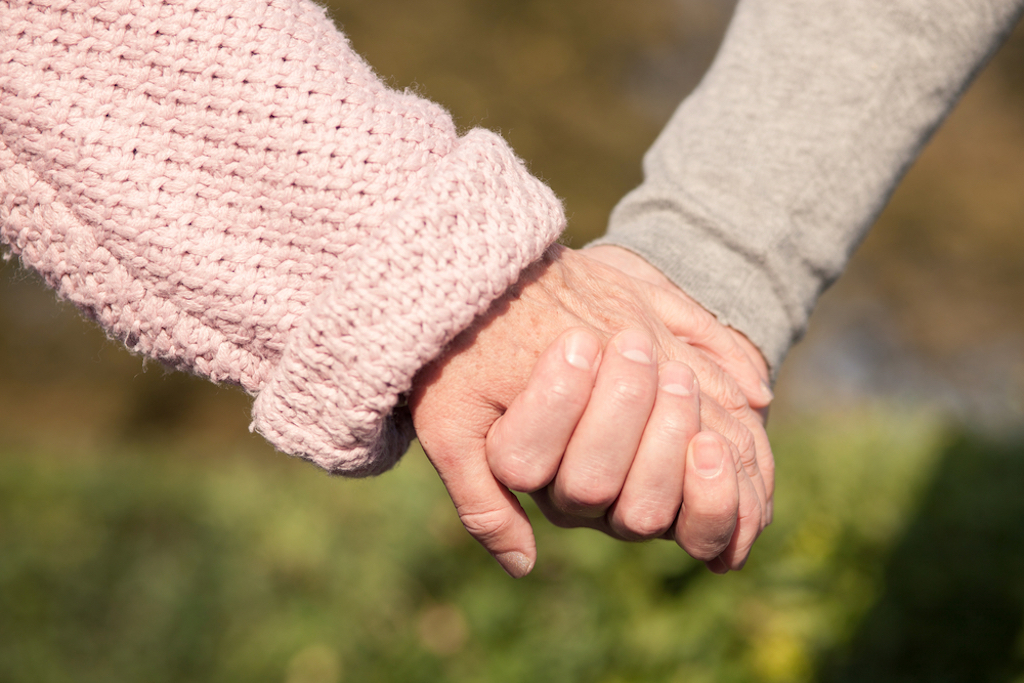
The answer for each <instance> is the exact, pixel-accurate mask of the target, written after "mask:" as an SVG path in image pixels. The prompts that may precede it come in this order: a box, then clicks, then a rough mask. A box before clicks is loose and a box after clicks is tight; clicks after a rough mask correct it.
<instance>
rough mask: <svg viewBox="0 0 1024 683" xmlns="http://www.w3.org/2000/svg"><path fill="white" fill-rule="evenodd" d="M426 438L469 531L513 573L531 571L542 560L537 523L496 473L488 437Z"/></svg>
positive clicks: (518, 575)
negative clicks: (439, 441) (440, 441)
mask: <svg viewBox="0 0 1024 683" xmlns="http://www.w3.org/2000/svg"><path fill="white" fill-rule="evenodd" d="M421 444H422V445H423V450H424V451H426V453H427V456H428V457H429V458H430V461H431V462H432V463H433V465H434V468H435V469H436V470H437V473H438V475H440V477H441V480H442V481H443V482H444V485H445V488H447V489H448V495H449V496H451V499H452V502H453V503H454V504H455V510H456V512H458V515H459V519H460V520H462V524H463V526H465V527H466V531H468V532H469V534H470V535H471V536H472V537H473V538H475V539H476V540H477V541H479V542H480V544H481V545H482V546H483V547H484V548H486V549H487V551H488V552H489V553H491V555H492V556H494V559H495V560H497V561H498V563H499V564H500V565H501V566H502V568H503V569H504V570H505V571H506V572H508V574H509V576H511V577H512V578H516V579H518V578H522V577H524V576H526V575H527V574H529V573H530V571H531V570H532V569H533V566H534V564H535V563H536V561H537V544H536V541H535V539H534V537H533V528H532V527H531V526H530V520H529V518H528V517H527V516H526V512H525V511H524V510H523V507H522V506H521V505H520V504H519V500H518V499H516V497H515V496H514V495H513V494H512V493H511V492H510V491H509V490H508V489H507V488H505V487H504V486H503V485H502V484H501V483H500V482H499V481H498V480H497V479H495V478H494V475H493V474H491V470H490V468H489V467H488V465H487V459H486V457H485V456H484V453H483V443H479V444H476V443H467V444H462V447H453V446H455V445H454V444H451V443H445V444H444V445H443V446H441V445H435V444H433V443H430V441H429V440H424V439H423V438H422V437H421Z"/></svg>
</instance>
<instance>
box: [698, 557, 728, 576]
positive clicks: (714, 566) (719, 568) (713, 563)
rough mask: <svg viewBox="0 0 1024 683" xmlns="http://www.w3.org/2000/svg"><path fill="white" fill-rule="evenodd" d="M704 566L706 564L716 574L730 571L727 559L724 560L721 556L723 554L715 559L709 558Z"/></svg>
mask: <svg viewBox="0 0 1024 683" xmlns="http://www.w3.org/2000/svg"><path fill="white" fill-rule="evenodd" d="M704 566H706V567H707V568H708V569H710V570H711V571H712V572H714V573H715V574H728V573H729V567H728V566H726V564H725V560H723V559H722V558H721V556H719V557H716V558H715V559H713V560H708V561H707V562H705V563H704Z"/></svg>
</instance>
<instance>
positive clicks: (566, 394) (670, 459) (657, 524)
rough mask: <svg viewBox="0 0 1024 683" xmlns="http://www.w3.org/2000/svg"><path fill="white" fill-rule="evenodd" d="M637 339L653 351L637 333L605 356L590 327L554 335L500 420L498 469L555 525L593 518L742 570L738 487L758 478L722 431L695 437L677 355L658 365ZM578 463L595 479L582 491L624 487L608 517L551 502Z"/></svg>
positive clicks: (693, 385)
mask: <svg viewBox="0 0 1024 683" xmlns="http://www.w3.org/2000/svg"><path fill="white" fill-rule="evenodd" d="M634 344H639V345H641V346H643V345H646V347H647V349H645V350H647V352H648V353H649V348H650V342H649V340H646V339H645V335H644V334H643V333H642V332H639V331H635V330H628V331H626V332H623V333H621V334H619V335H617V336H616V337H614V338H612V340H611V342H610V343H609V344H608V347H607V349H606V350H605V352H604V355H603V358H599V357H598V354H599V352H600V342H599V340H598V339H597V338H596V337H595V336H594V335H593V334H592V333H590V332H588V331H587V330H581V329H577V330H570V331H568V332H566V333H565V334H563V335H562V337H560V338H559V339H557V340H556V341H555V342H554V343H553V344H552V345H551V346H550V347H549V348H548V349H547V350H546V351H545V352H544V353H543V354H542V355H541V357H540V359H539V360H538V361H537V365H536V366H535V367H534V370H533V373H532V374H531V376H530V380H529V384H528V386H527V387H526V389H525V390H524V391H523V392H522V393H521V394H520V395H519V396H517V397H516V398H515V400H514V401H513V403H512V405H511V406H510V407H509V409H508V411H507V412H505V414H504V415H502V416H501V417H500V418H499V419H498V420H497V421H496V422H495V424H494V426H493V427H492V429H491V432H490V434H489V435H488V438H487V446H486V448H487V454H488V460H489V462H490V464H491V470H492V472H494V474H495V477H496V478H497V479H498V480H499V481H501V482H502V483H504V484H505V485H507V486H508V487H509V488H511V489H512V490H519V491H534V492H535V493H534V498H535V499H536V500H537V502H538V504H539V505H540V507H541V509H542V510H543V511H544V512H545V514H546V515H547V516H548V517H549V518H550V519H551V520H552V521H553V522H555V523H556V524H560V525H562V526H579V525H580V524H583V525H585V526H592V527H595V528H598V529H601V530H602V531H605V532H606V533H609V534H610V535H612V536H615V537H617V538H623V539H627V540H643V539H649V538H657V537H666V538H674V539H675V540H676V542H678V543H679V545H680V546H681V547H683V548H684V549H685V550H686V551H687V552H688V553H690V555H692V556H693V557H696V558H698V559H702V560H704V561H705V562H706V563H707V564H708V566H709V568H711V569H712V570H714V571H724V570H726V569H728V568H730V567H734V566H737V565H738V564H740V563H741V562H739V561H738V557H739V556H743V557H745V555H746V552H747V550H748V549H747V548H746V547H745V546H744V545H743V544H744V543H745V542H746V541H748V540H752V539H748V538H747V536H748V535H749V534H746V535H745V534H744V530H743V527H744V526H745V527H746V529H747V531H749V530H750V529H751V528H752V527H755V526H756V521H755V520H749V519H748V520H745V523H744V524H743V525H737V517H738V515H739V505H740V500H739V488H740V485H741V484H742V485H745V486H747V487H749V486H750V481H749V479H748V478H747V477H746V475H745V473H744V472H743V471H742V470H740V471H739V472H737V470H736V468H735V463H736V461H735V460H734V459H733V456H732V454H731V452H730V448H729V444H728V442H726V441H725V440H724V439H723V438H722V437H721V436H719V435H717V434H714V433H712V432H706V433H703V434H701V435H700V436H699V438H696V439H695V438H693V437H694V436H695V435H697V433H698V431H699V429H700V414H699V410H700V407H699V400H698V385H697V381H696V378H695V377H694V375H693V372H692V371H691V370H690V369H689V368H688V367H687V366H685V365H683V364H682V363H679V362H677V361H666V362H665V363H662V364H661V367H660V368H659V369H658V370H657V372H651V371H652V370H653V369H654V366H653V364H652V363H649V362H645V359H644V358H642V357H640V356H638V355H635V354H633V353H631V352H630V346H631V345H634ZM623 350H625V351H626V353H625V354H624V353H622V352H621V351H623ZM632 350H634V351H635V350H636V349H632ZM595 376H596V377H595ZM595 380H596V382H595ZM595 387H596V388H595ZM688 445H689V448H688ZM563 452H564V454H565V455H564V456H563V455H562V454H563ZM634 453H635V456H634ZM556 471H557V475H556ZM581 471H582V472H583V474H584V476H585V477H589V478H590V479H591V480H592V481H593V483H594V488H592V489H591V488H585V489H584V490H588V491H591V492H595V491H598V492H599V491H601V490H604V491H610V492H612V494H611V495H612V496H616V495H617V497H616V498H615V502H614V503H613V504H612V506H611V507H610V508H609V509H608V510H607V511H606V512H605V514H604V517H603V519H591V518H588V517H587V516H586V514H585V513H584V514H583V515H580V516H577V517H576V518H573V517H571V516H567V515H566V514H565V513H564V512H563V511H562V510H560V509H559V506H558V505H557V504H556V503H554V502H553V500H552V499H555V500H558V499H561V500H563V501H565V500H566V499H567V498H568V499H569V500H571V498H572V497H571V496H566V495H565V494H564V493H563V494H561V495H559V490H560V489H565V488H566V486H567V482H568V486H570V487H571V486H572V485H573V484H572V482H574V481H578V480H579V478H580V476H579V475H580V472H581ZM548 482H552V484H550V485H548V486H546V487H545V484H547V483H548ZM748 493H750V491H749V489H748ZM597 495H598V496H600V495H602V494H600V493H597ZM752 498H753V496H750V495H748V499H752ZM563 505H564V503H563ZM601 509H602V508H597V510H598V511H600V510H601ZM677 516H678V520H677ZM737 531H739V533H734V532H737ZM755 535H756V534H755ZM730 546H732V547H731V548H730ZM723 553H724V555H723ZM720 555H723V556H722V557H721V558H720V557H719V556H720Z"/></svg>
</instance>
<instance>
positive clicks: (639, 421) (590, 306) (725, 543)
mask: <svg viewBox="0 0 1024 683" xmlns="http://www.w3.org/2000/svg"><path fill="white" fill-rule="evenodd" d="M766 378H767V370H766V368H765V365H764V361H763V360H762V358H761V356H760V354H759V353H758V352H757V350H756V349H755V348H754V347H753V345H751V344H750V342H749V341H747V340H746V338H744V337H743V336H742V335H740V334H739V333H737V332H735V331H734V330H731V329H730V328H728V327H725V326H723V325H721V324H720V323H719V322H718V321H717V320H716V319H715V318H714V316H712V315H711V314H709V313H708V312H707V311H705V310H704V309H703V308H701V307H700V306H699V305H698V304H696V303H695V302H693V301H692V300H691V299H689V297H686V295H685V294H683V293H682V292H681V291H679V290H678V289H677V288H675V286H674V285H672V284H671V283H670V282H669V281H668V280H667V279H666V278H664V276H663V275H661V273H660V272H658V271H657V270H656V269H654V268H652V267H651V266H649V265H648V264H647V263H646V262H645V261H644V260H643V259H642V258H640V257H638V256H635V255H633V254H631V253H630V252H628V251H625V250H622V249H619V248H616V247H594V248H591V249H588V250H585V251H583V252H575V251H572V250H568V249H565V248H562V247H555V248H553V249H552V250H550V251H549V254H548V256H547V257H546V258H545V259H543V260H542V261H541V262H540V263H538V264H535V265H534V266H532V267H531V268H530V269H529V270H528V271H526V272H524V274H523V276H522V277H521V279H520V282H519V283H518V284H517V286H516V287H514V288H513V289H512V290H510V291H509V292H508V293H506V295H505V296H504V297H502V299H500V300H499V301H498V302H496V303H495V305H494V306H492V307H491V309H490V310H489V311H488V312H487V314H485V315H483V316H481V317H480V318H479V319H478V320H477V321H476V323H475V324H474V325H473V326H472V327H471V328H470V329H468V330H466V331H465V332H464V333H463V334H462V335H460V336H459V337H458V338H457V339H456V340H455V341H454V342H453V343H452V344H451V346H450V347H449V349H447V351H446V353H445V355H444V356H442V357H441V358H439V359H438V360H437V361H436V362H434V363H433V364H431V365H430V366H428V367H426V368H424V370H423V371H421V373H420V374H419V375H418V376H417V379H416V382H415V386H414V392H413V395H412V400H411V402H410V406H411V408H412V411H413V419H414V422H415V425H416V429H417V433H418V435H419V438H420V441H421V443H422V445H423V447H424V450H425V451H426V453H427V455H428V457H429V458H430V460H431V462H432V463H433V464H434V466H435V468H436V469H437V471H438V473H439V474H440V476H441V479H442V480H443V481H444V483H445V486H446V487H447V488H448V491H449V494H450V495H451V497H452V500H453V502H454V503H455V507H456V510H457V511H458V514H459V516H460V518H461V519H462V521H463V523H464V525H465V526H466V528H467V530H468V531H469V532H470V534H472V535H473V536H474V537H475V538H476V539H477V540H478V541H480V543H481V544H482V545H483V546H484V547H485V548H486V549H487V550H488V551H489V552H491V554H492V555H493V556H494V557H495V559H497V560H498V562H499V563H500V564H501V565H502V566H503V567H504V568H505V570H506V571H508V572H509V574H511V575H512V576H516V577H519V576H524V575H526V574H527V573H529V571H530V570H531V569H532V568H533V566H534V564H535V563H536V544H535V541H534V538H533V533H532V528H531V526H530V523H529V520H528V519H527V517H526V514H525V512H524V511H523V510H522V507H521V506H520V505H519V502H518V500H517V499H516V497H515V496H514V495H513V493H512V492H511V491H520V492H525V493H529V494H531V495H532V496H533V497H534V499H535V500H536V501H537V503H538V505H539V506H540V508H541V509H542V511H543V512H544V514H545V515H546V516H547V517H548V518H549V519H550V520H551V521H552V522H554V523H555V524H557V525H559V526H589V527H593V528H596V529H599V530H601V531H604V532H605V533H608V534H610V535H612V536H614V537H616V538H621V539H624V540H643V539H649V538H658V537H665V538H671V539H674V540H675V541H676V542H677V543H678V544H679V545H680V546H681V547H682V548H684V549H685V550H686V551H687V552H688V553H690V554H691V555H693V556H694V557H696V558H698V559H701V560H704V561H705V562H706V563H707V564H708V566H709V568H711V569H712V570H713V571H718V572H724V571H727V570H729V569H738V568H740V567H742V566H743V564H744V563H745V562H746V559H747V556H748V555H749V552H750V548H751V546H752V544H753V542H754V540H755V539H756V538H757V536H758V534H760V532H761V531H762V530H763V529H764V527H765V526H766V525H767V524H768V523H769V522H770V520H771V496H772V492H773V487H774V464H773V461H772V456H771V450H770V447H769V445H768V440H767V436H766V435H765V432H764V426H763V416H762V412H763V409H765V408H766V407H767V405H768V403H769V402H770V401H771V393H770V391H768V389H767V386H766V384H765V381H766ZM759 411H761V412H759Z"/></svg>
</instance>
